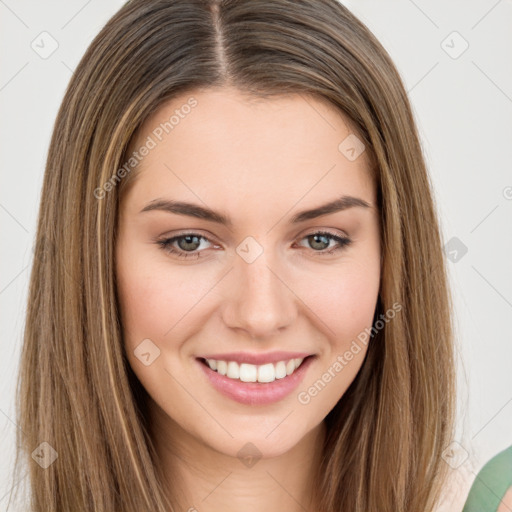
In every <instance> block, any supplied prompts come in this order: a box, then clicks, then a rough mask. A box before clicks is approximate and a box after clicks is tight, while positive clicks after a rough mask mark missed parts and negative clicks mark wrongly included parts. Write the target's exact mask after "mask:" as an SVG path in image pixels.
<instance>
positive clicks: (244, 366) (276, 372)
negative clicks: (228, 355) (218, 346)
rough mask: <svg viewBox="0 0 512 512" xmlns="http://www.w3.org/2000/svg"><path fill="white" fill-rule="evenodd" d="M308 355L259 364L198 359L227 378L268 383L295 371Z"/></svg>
mask: <svg viewBox="0 0 512 512" xmlns="http://www.w3.org/2000/svg"><path fill="white" fill-rule="evenodd" d="M308 357H313V356H306V357H305V358H304V357H295V358H290V359H283V360H280V361H276V362H273V363H265V364H261V365H256V364H250V363H238V362H237V361H228V360H223V359H213V358H200V361H201V362H202V363H203V364H204V365H206V366H208V367H209V368H210V369H211V370H213V371H214V372H217V373H218V374H220V375H223V376H225V377H227V378H228V379H232V380H238V381H241V382H260V383H270V382H274V381H275V380H277V379H284V378H285V377H287V376H288V375H292V374H293V373H295V371H296V370H297V369H298V368H300V366H301V365H302V363H303V362H304V361H305V359H307V358H308Z"/></svg>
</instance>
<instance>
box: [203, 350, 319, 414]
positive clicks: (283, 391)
mask: <svg viewBox="0 0 512 512" xmlns="http://www.w3.org/2000/svg"><path fill="white" fill-rule="evenodd" d="M313 359H314V358H313V357H312V356H309V357H307V358H306V359H305V360H304V361H303V362H302V364H301V365H300V366H299V367H298V368H297V369H296V370H295V371H294V372H293V373H292V374H291V375H287V376H286V377H283V378H282V379H276V380H275V381H274V382H242V381H241V380H238V379H236V380H235V379H230V378H229V377H226V376H224V375H221V374H220V373H218V372H216V371H214V370H212V369H211V368H210V367H209V366H207V364H205V363H204V362H203V361H202V360H199V359H196V361H197V363H198V364H199V366H200V367H201V369H202V370H203V372H204V373H205V375H206V376H207V377H208V379H209V380H210V383H211V384H212V385H213V387H214V388H215V389H216V390H217V391H219V392H220V393H222V394H223V395H225V396H227V397H228V398H231V399H232V400H235V401H236V402H239V403H241V404H247V405H265V404H272V403H275V402H279V400H282V399H283V398H285V397H286V396H288V395H289V394H290V393H291V392H292V391H293V390H294V389H295V388H297V386H298V385H299V384H300V382H301V381H302V379H303V378H304V375H305V374H306V371H307V369H308V368H309V365H310V364H311V363H312V362H313Z"/></svg>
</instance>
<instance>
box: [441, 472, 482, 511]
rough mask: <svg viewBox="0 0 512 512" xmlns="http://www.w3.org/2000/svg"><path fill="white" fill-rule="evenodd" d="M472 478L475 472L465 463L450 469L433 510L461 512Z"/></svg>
mask: <svg viewBox="0 0 512 512" xmlns="http://www.w3.org/2000/svg"><path fill="white" fill-rule="evenodd" d="M474 479H475V473H474V472H473V471H471V469H470V468H468V466H467V465H466V464H463V465H462V466H460V467H458V468H457V469H450V472H449V473H448V477H447V479H446V484H445V486H444V489H443V492H442V495H441V499H440V500H439V505H438V507H437V508H436V509H435V512H461V511H462V509H463V508H464V504H465V502H466V499H467V497H468V494H469V490H470V489H471V485H472V484H473V481H474Z"/></svg>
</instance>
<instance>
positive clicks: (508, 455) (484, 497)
mask: <svg viewBox="0 0 512 512" xmlns="http://www.w3.org/2000/svg"><path fill="white" fill-rule="evenodd" d="M511 486H512V446H510V447H509V448H507V449H506V450H503V451H502V452H500V453H498V455H496V456H494V457H493V458H492V459H491V460H490V461H489V462H487V464H486V465H485V466H484V467H483V468H482V469H481V471H480V472H479V473H478V475H477V476H476V479H475V481H474V482H473V485H472V486H471V490H470V491H469V495H468V499H467V500H466V504H465V505H464V509H463V511H462V512H496V510H497V509H498V507H499V505H500V502H501V500H502V499H503V497H504V496H505V493H506V492H507V490H508V489H509V487H511Z"/></svg>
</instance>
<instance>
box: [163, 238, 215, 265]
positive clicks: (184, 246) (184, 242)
mask: <svg viewBox="0 0 512 512" xmlns="http://www.w3.org/2000/svg"><path fill="white" fill-rule="evenodd" d="M201 240H206V241H208V239H207V238H205V237H204V236H202V235H199V234H198V233H184V234H182V235H178V236H175V237H173V238H166V239H164V240H158V241H157V244H158V245H159V246H160V247H161V248H162V249H163V250H164V251H166V252H168V253H170V254H175V255H176V256H178V258H194V259H197V258H199V257H200V256H201V252H195V251H197V249H198V248H199V247H200V245H201ZM175 245H177V246H178V247H175Z"/></svg>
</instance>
